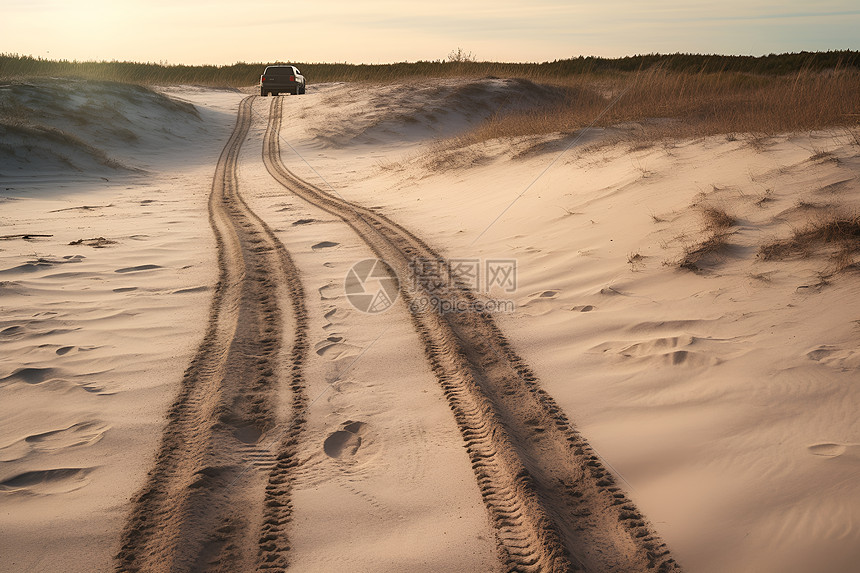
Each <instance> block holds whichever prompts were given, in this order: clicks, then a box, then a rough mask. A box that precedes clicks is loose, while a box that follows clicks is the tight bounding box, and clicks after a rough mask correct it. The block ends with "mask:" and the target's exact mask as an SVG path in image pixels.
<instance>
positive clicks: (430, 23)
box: [0, 0, 860, 65]
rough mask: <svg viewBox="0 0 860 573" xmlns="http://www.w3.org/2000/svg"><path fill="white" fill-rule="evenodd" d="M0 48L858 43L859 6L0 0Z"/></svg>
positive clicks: (73, 52)
mask: <svg viewBox="0 0 860 573" xmlns="http://www.w3.org/2000/svg"><path fill="white" fill-rule="evenodd" d="M0 7H2V12H0V52H3V53H17V54H22V55H32V56H41V57H46V58H51V59H70V60H71V59H77V60H132V61H148V62H158V61H166V62H169V63H172V64H180V63H181V64H219V65H220V64H232V63H235V62H237V61H245V62H269V61H294V62H350V63H390V62H402V61H416V60H434V59H442V58H445V57H446V56H447V55H448V53H449V52H451V51H452V50H454V49H455V48H458V47H460V48H462V49H463V50H464V51H465V52H471V53H473V54H474V55H475V56H476V57H477V58H478V59H479V60H488V61H505V62H542V61H550V60H556V59H566V58H571V57H576V56H579V55H584V56H588V55H594V56H606V57H617V56H625V55H634V54H645V53H652V52H660V53H674V52H688V53H719V54H749V55H762V54H768V53H780V52H796V51H801V50H808V51H815V50H840V49H853V50H857V49H860V2H858V1H857V0H850V1H844V0H839V1H837V0H833V1H828V0H825V1H821V2H810V1H808V0H807V1H796V0H781V1H770V0H768V1H763V2H762V1H743V0H722V1H705V2H696V1H695V0H663V1H656V2H632V1H622V0H602V1H601V0H592V1H589V2H579V1H567V2H565V1H561V0H535V1H532V2H514V1H511V0H456V1H455V0H437V1H434V2H432V3H431V2H427V3H423V2H412V3H409V2H403V1H392V0H369V1H367V2H353V1H344V0H301V1H281V2H276V1H272V0H229V1H228V0H186V1H182V0H78V1H75V0H67V1H62V0H0Z"/></svg>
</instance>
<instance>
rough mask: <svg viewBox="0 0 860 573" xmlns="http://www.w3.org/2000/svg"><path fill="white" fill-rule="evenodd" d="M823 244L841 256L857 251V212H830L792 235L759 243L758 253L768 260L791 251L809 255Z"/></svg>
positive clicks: (859, 228)
mask: <svg viewBox="0 0 860 573" xmlns="http://www.w3.org/2000/svg"><path fill="white" fill-rule="evenodd" d="M824 245H833V246H835V247H836V248H837V256H838V257H840V258H842V259H843V260H844V259H845V258H846V257H849V256H852V255H853V253H856V252H857V251H860V215H859V214H851V215H844V214H842V215H838V214H837V215H831V216H829V217H826V218H821V219H820V220H818V221H815V222H812V223H809V224H808V225H806V226H805V227H803V228H800V229H797V230H795V231H794V233H793V234H792V236H791V237H789V238H787V239H783V240H779V241H773V242H771V243H768V244H766V245H762V247H761V248H760V249H759V257H761V258H762V259H764V260H766V261H769V260H774V259H784V258H787V257H790V256H793V255H802V256H809V255H810V254H812V253H813V252H814V251H815V250H816V249H818V248H820V247H821V246H824Z"/></svg>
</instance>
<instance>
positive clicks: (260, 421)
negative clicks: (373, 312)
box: [117, 96, 307, 572]
mask: <svg viewBox="0 0 860 573" xmlns="http://www.w3.org/2000/svg"><path fill="white" fill-rule="evenodd" d="M252 102H253V96H251V97H248V98H245V99H244V100H242V102H241V104H240V106H239V111H238V115H237V119H236V126H235V127H234V130H233V133H232V134H231V136H230V138H229V140H228V141H227V144H226V145H225V147H224V150H223V151H222V153H221V156H220V158H219V160H218V164H217V167H216V169H215V175H214V177H213V181H212V191H211V194H210V198H209V221H210V225H211V226H212V229H213V232H214V234H215V241H216V246H217V250H218V269H219V275H218V283H217V285H216V288H215V293H214V296H213V299H212V304H211V308H210V314H209V324H208V327H207V331H206V334H205V336H204V339H203V341H202V342H201V344H200V346H199V347H198V349H197V352H196V354H195V356H194V359H193V360H192V362H191V364H190V366H189V367H188V369H187V370H186V372H185V375H184V378H183V381H182V386H181V389H180V393H179V396H178V397H177V399H176V401H175V402H174V404H173V406H172V407H171V409H170V411H169V413H168V421H167V424H166V426H165V429H164V433H163V436H162V443H161V446H160V449H159V452H158V454H157V457H156V461H155V464H154V468H153V469H152V470H151V471H150V473H149V476H148V477H147V481H146V483H145V485H144V487H143V488H142V490H141V491H140V492H139V493H138V495H137V496H136V497H135V498H134V499H133V500H132V512H131V515H130V517H129V519H128V521H127V524H126V526H125V528H124V530H123V533H122V545H121V549H120V551H119V553H118V554H117V570H120V571H171V572H173V571H247V570H253V569H265V568H269V567H273V566H274V567H279V568H283V567H285V566H286V552H287V551H288V549H289V542H288V539H287V537H286V526H287V524H288V523H289V520H290V515H291V506H290V500H289V496H290V490H291V487H292V478H291V473H292V472H291V470H292V468H293V467H294V466H295V461H294V460H295V448H296V440H297V437H298V435H299V434H300V432H301V431H302V429H303V427H304V409H305V406H306V397H305V394H304V380H303V377H302V365H303V362H304V359H305V355H306V354H307V334H306V331H307V314H306V311H305V306H304V293H303V290H302V285H301V282H300V280H299V278H298V274H297V272H296V268H295V265H293V262H292V259H291V258H290V256H289V253H288V252H287V251H286V249H285V248H284V246H283V244H281V242H280V241H279V240H278V239H277V238H276V237H275V235H274V233H273V232H272V231H271V229H270V228H269V227H268V226H267V225H266V224H265V223H264V222H263V221H262V220H261V219H260V218H259V217H257V216H256V215H255V214H254V213H253V211H251V209H249V208H248V206H247V205H246V204H245V202H244V200H243V199H242V198H241V196H240V195H239V187H238V178H237V162H238V157H239V151H240V150H241V147H242V143H243V142H244V140H245V139H246V137H247V135H248V131H249V129H250V126H251V121H252V116H251V105H252ZM284 300H289V301H290V303H291V307H290V308H288V309H282V308H281V307H280V306H279V301H284ZM285 315H287V316H288V317H289V318H291V319H292V323H293V332H292V333H285V332H284V328H283V321H284V317H285ZM288 338H289V339H290V340H285V339H288ZM288 344H291V348H290V350H289V352H288V353H287V352H285V351H284V348H285V347H286V346H287V345H288ZM283 378H286V379H287V380H288V385H289V388H290V391H291V393H292V398H291V408H290V410H291V411H289V412H279V411H278V407H277V404H278V391H279V386H281V383H280V382H279V380H280V379H283ZM281 420H285V423H284V424H279V422H280V421H281ZM284 426H285V427H286V429H284ZM275 443H277V455H276V456H275V459H274V463H270V464H263V465H262V466H260V469H259V470H257V471H255V470H253V469H249V467H250V466H249V464H248V463H247V461H246V460H247V458H248V452H249V450H251V451H253V450H255V449H260V448H266V444H275Z"/></svg>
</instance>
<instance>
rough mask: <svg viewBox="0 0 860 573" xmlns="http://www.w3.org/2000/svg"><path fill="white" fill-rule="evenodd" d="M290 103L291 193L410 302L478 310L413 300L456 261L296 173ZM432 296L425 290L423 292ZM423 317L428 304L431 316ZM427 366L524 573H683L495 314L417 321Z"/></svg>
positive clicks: (454, 295)
mask: <svg viewBox="0 0 860 573" xmlns="http://www.w3.org/2000/svg"><path fill="white" fill-rule="evenodd" d="M282 109H283V99H278V98H275V99H274V100H273V101H272V104H271V110H270V117H269V123H268V128H267V131H266V136H265V138H264V142H263V147H264V150H263V158H264V163H265V165H266V168H267V169H268V171H269V173H270V174H271V175H272V176H273V177H274V178H275V179H276V180H277V181H278V182H279V183H281V185H283V186H284V187H285V188H286V189H288V190H290V191H291V192H292V193H295V194H296V195H297V196H299V197H301V198H302V199H305V200H306V201H308V202H310V203H312V204H313V205H315V206H317V207H319V208H321V209H324V210H325V211H327V212H329V213H331V214H333V215H335V216H337V217H339V218H341V219H342V220H343V221H344V222H346V223H347V224H348V225H349V226H350V227H352V228H353V229H354V230H355V232H356V233H357V234H358V236H359V238H360V239H361V240H362V241H364V242H365V243H366V244H367V245H368V246H369V247H370V248H371V249H372V250H373V251H374V252H375V253H376V255H377V256H378V257H379V258H380V259H383V260H385V261H386V262H387V263H388V264H389V265H390V266H391V267H392V268H393V269H394V270H395V272H396V274H397V275H398V277H399V278H400V286H401V294H402V296H403V297H404V299H405V300H406V302H407V303H414V302H418V301H419V300H420V299H421V298H424V297H426V296H429V295H431V294H432V295H433V296H436V297H440V298H444V299H447V300H449V301H452V302H454V303H455V304H456V303H457V302H464V303H468V302H471V301H474V300H475V297H474V294H473V293H472V292H471V291H470V290H469V289H468V288H466V287H464V286H462V285H457V284H456V281H454V280H451V278H450V277H442V278H443V280H442V281H441V282H442V283H443V284H454V286H453V287H449V288H446V289H445V290H442V291H440V290H434V291H433V292H432V293H429V292H426V291H421V290H420V288H419V289H418V290H411V289H410V288H408V285H413V287H414V286H416V285H415V284H414V283H416V282H419V283H420V281H410V280H409V276H410V272H411V270H410V264H409V263H410V261H413V260H415V259H425V260H430V261H438V262H440V263H441V264H440V265H438V267H437V268H443V269H444V267H445V265H444V260H443V259H442V258H441V257H440V256H439V255H438V254H437V253H436V252H435V251H434V250H433V249H432V248H430V247H429V246H428V245H426V244H425V243H424V242H423V241H421V240H420V239H419V238H417V237H416V236H414V235H413V234H411V233H410V232H409V231H408V230H406V229H404V228H403V227H401V226H399V225H397V224H396V223H394V222H393V221H391V220H390V219H388V218H387V217H385V216H384V215H382V214H380V213H379V212H378V211H374V210H370V209H367V208H363V207H361V206H358V205H355V204H352V203H349V202H347V201H345V200H343V199H340V198H338V197H335V196H333V195H331V194H329V193H326V192H324V191H322V190H320V189H319V188H317V187H314V186H313V185H311V184H309V183H307V182H305V181H303V180H301V179H300V178H298V177H296V176H295V175H294V174H293V173H291V172H290V171H289V170H288V169H287V168H286V167H285V165H284V164H283V162H282V161H281V154H280V129H281V118H282ZM419 286H420V285H419ZM419 306H420V305H419ZM412 319H413V323H414V327H415V329H416V330H417V331H418V333H419V335H420V337H421V340H422V342H423V344H424V347H425V354H426V357H427V360H428V361H429V362H430V364H431V366H432V368H433V370H434V372H435V373H436V376H437V379H438V381H439V383H440V384H441V385H442V387H443V388H444V390H445V395H446V396H447V398H448V401H449V404H450V407H451V409H452V410H453V412H454V416H455V418H456V420H457V424H458V426H459V427H460V430H461V434H462V436H463V439H464V441H465V443H466V447H467V449H468V452H469V455H470V458H471V460H472V467H473V469H474V471H475V477H476V479H477V480H478V484H479V486H480V489H481V492H482V496H483V499H484V502H485V504H486V506H487V509H488V510H489V512H490V514H491V516H492V519H493V522H494V526H495V528H496V534H497V541H498V545H499V549H500V553H501V554H502V559H503V560H504V563H505V565H506V567H508V568H509V569H510V570H516V571H576V570H583V571H625V572H631V571H645V570H659V571H672V570H677V569H678V566H677V564H676V563H675V561H674V560H673V559H672V557H671V556H670V554H669V551H668V549H667V548H666V546H665V544H663V543H662V542H661V541H660V540H659V539H658V537H657V536H656V534H655V533H654V532H653V530H652V528H651V527H650V526H649V525H648V524H647V523H646V522H645V520H644V519H643V517H642V516H641V514H640V513H639V512H638V510H637V509H636V508H635V506H634V505H633V504H632V503H631V502H630V501H629V500H628V499H627V498H626V496H625V495H624V493H623V492H622V491H621V489H620V488H619V487H617V485H615V480H614V479H613V477H612V475H611V474H610V473H609V472H608V471H607V470H606V469H605V468H604V467H603V465H602V464H601V462H600V460H599V458H598V457H597V456H596V455H595V454H594V452H593V451H592V450H591V448H590V447H589V446H588V444H587V443H586V441H585V440H584V439H583V438H582V436H580V435H579V434H578V433H577V432H576V431H575V430H574V428H573V427H572V425H571V423H570V422H569V421H568V420H567V418H566V417H565V415H564V413H563V412H562V411H561V409H560V408H559V407H558V406H557V405H556V404H555V402H554V401H553V399H552V398H551V397H550V396H549V395H548V394H546V393H545V392H544V391H543V390H542V389H541V387H540V384H539V382H538V381H537V379H536V377H535V376H534V374H533V373H532V372H531V370H530V369H529V368H528V366H527V365H526V364H525V362H524V361H523V360H522V359H521V358H520V357H519V356H517V354H516V353H515V352H514V350H513V349H512V348H511V347H510V345H509V343H508V342H507V340H506V339H505V337H504V335H503V334H502V333H501V332H500V331H499V329H498V328H497V327H496V325H495V323H494V322H493V319H492V317H491V316H490V315H489V314H488V313H476V312H469V313H446V314H439V313H438V312H436V311H435V310H433V309H431V308H424V309H421V310H419V311H417V312H413V313H412Z"/></svg>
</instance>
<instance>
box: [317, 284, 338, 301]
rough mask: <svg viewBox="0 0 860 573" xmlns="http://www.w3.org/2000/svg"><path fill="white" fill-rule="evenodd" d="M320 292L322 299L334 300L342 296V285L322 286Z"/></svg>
mask: <svg viewBox="0 0 860 573" xmlns="http://www.w3.org/2000/svg"><path fill="white" fill-rule="evenodd" d="M318 292H319V293H320V299H322V300H334V299H336V298H339V297H340V293H341V292H342V291H341V287H340V286H339V285H333V284H328V285H325V286H321V287H320V288H319V289H318Z"/></svg>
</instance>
